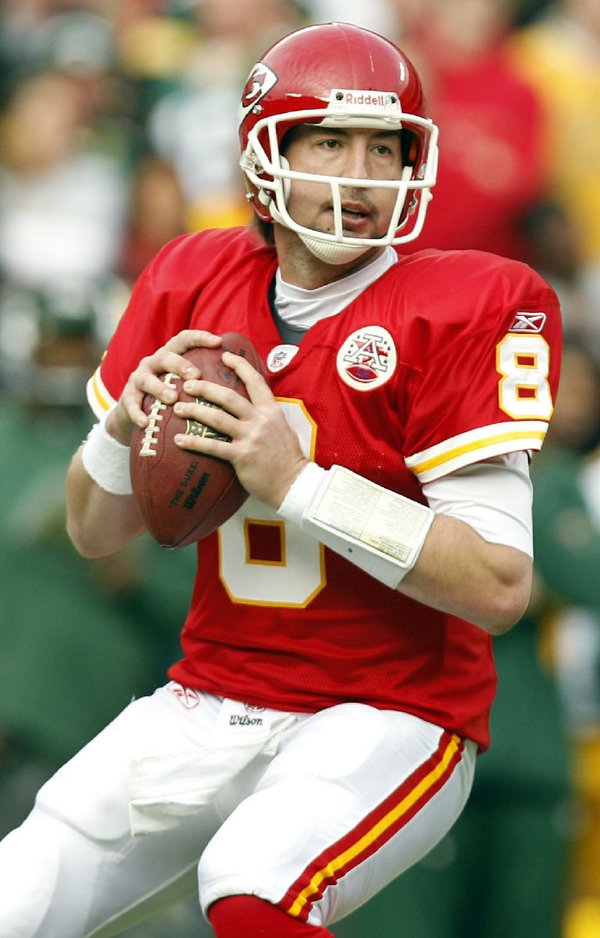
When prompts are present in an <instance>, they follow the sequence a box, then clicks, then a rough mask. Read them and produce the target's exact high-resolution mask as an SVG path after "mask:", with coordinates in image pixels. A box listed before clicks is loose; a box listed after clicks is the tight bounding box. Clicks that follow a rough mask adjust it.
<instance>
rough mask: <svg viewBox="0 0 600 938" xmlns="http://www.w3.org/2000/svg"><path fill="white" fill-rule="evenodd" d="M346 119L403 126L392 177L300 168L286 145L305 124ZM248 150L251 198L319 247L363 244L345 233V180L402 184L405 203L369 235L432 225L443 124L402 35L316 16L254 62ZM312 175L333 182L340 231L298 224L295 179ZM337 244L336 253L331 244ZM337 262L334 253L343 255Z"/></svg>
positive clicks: (247, 92) (264, 215)
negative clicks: (435, 118)
mask: <svg viewBox="0 0 600 938" xmlns="http://www.w3.org/2000/svg"><path fill="white" fill-rule="evenodd" d="M299 123H311V124H318V125H319V126H323V127H334V128H335V127H337V128H382V129H384V130H390V129H392V130H393V129H394V128H397V129H398V131H399V132H400V134H401V139H402V149H403V162H404V168H403V170H402V174H401V177H400V178H398V179H394V180H390V179H386V180H373V179H358V178H352V177H349V178H345V177H344V178H343V177H335V176H326V175H314V174H307V173H301V172H294V171H293V170H291V169H290V168H289V164H288V163H287V161H286V159H285V156H283V155H282V153H281V146H282V141H283V138H284V136H285V134H286V132H287V131H288V130H289V129H290V128H291V127H293V126H294V125H296V124H299ZM239 133H240V145H241V151H242V158H241V161H240V165H241V167H242V170H243V172H244V175H245V177H246V184H247V187H248V198H249V200H251V202H252V206H253V208H254V211H255V213H256V215H257V216H258V217H259V218H260V219H261V220H262V221H273V220H275V221H277V222H279V223H281V224H283V225H286V226H287V227H288V228H291V229H292V230H294V231H296V232H298V233H299V235H300V236H301V237H302V239H303V240H305V242H306V243H307V244H308V245H309V247H311V250H312V249H313V248H314V247H315V242H317V246H319V244H320V246H321V247H320V256H322V257H323V259H328V260H331V257H335V256H336V252H338V254H339V253H341V255H342V257H343V255H344V249H341V252H340V249H339V246H341V245H347V246H348V247H347V248H346V250H349V249H350V248H353V249H354V250H355V251H356V250H357V247H358V246H357V240H356V238H351V237H349V236H347V235H344V234H343V225H342V214H341V195H340V189H341V188H343V187H344V186H346V187H362V188H372V187H375V186H376V187H377V188H395V189H396V190H397V198H396V205H395V208H394V211H393V213H392V219H391V222H390V225H389V228H388V230H387V232H386V233H385V235H383V236H382V237H378V238H365V239H362V240H361V242H360V244H361V248H360V250H361V251H362V250H365V249H366V248H367V247H368V246H370V245H377V246H380V245H387V244H401V243H402V242H406V241H411V240H413V239H414V238H416V237H417V236H418V234H419V232H420V231H421V228H422V227H423V222H424V220H425V213H426V210H427V204H428V202H429V200H430V198H431V191H430V190H431V187H432V186H433V185H434V183H435V178H436V171H437V127H436V126H435V124H434V123H433V122H432V121H431V120H430V119H428V118H427V117H426V116H425V113H424V100H423V92H422V88H421V82H420V80H419V77H418V75H417V73H416V71H415V69H414V67H413V65H412V64H411V62H410V61H409V60H408V59H407V57H406V56H405V55H404V53H403V52H401V50H400V49H398V47H397V46H395V45H394V43H392V42H390V41H389V40H388V39H384V38H383V37H382V36H379V35H377V33H373V32H371V31H369V30H366V29H362V28H359V27H357V26H351V25H347V24H344V23H326V24H321V25H317V26H309V27H306V28H304V29H300V30H298V31H297V32H294V33H291V34H290V35H289V36H286V37H285V38H284V39H281V40H280V41H279V42H277V43H276V44H275V45H273V46H272V47H271V48H270V49H269V50H268V51H267V52H266V53H265V55H264V56H263V58H262V60H261V61H260V62H259V63H258V64H257V65H255V66H254V68H253V69H252V71H251V72H250V75H249V77H248V81H247V82H246V85H245V88H244V90H243V92H242V99H241V103H240V111H239ZM293 179H308V180H310V181H313V182H314V181H318V182H323V183H327V184H328V185H329V186H330V187H331V193H332V203H333V206H334V233H330V234H326V233H324V232H319V231H316V230H314V229H312V228H306V227H304V226H302V225H300V224H298V223H297V222H296V221H294V219H293V218H292V217H291V216H290V214H289V212H288V210H287V206H286V201H287V195H288V193H289V188H290V181H291V180H293ZM328 251H329V254H328ZM334 262H335V261H334Z"/></svg>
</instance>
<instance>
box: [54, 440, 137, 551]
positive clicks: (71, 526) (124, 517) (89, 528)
mask: <svg viewBox="0 0 600 938" xmlns="http://www.w3.org/2000/svg"><path fill="white" fill-rule="evenodd" d="M66 501H67V532H68V534H69V537H70V538H71V541H72V542H73V544H74V546H75V547H76V549H77V550H78V551H79V553H80V554H82V555H83V556H84V557H103V556H106V555H107V554H112V553H114V552H115V551H116V550H118V549H119V548H120V547H122V546H123V545H124V544H126V543H127V542H128V541H130V540H132V539H133V538H134V537H137V536H138V535H139V534H141V533H142V531H143V530H144V526H143V524H142V521H141V518H140V514H139V511H138V509H137V505H136V504H135V500H134V498H133V496H131V495H113V494H111V493H110V492H105V491H104V490H103V489H102V488H100V486H99V485H97V484H96V483H95V482H94V481H93V479H91V477H90V476H89V475H88V473H87V472H86V470H85V468H84V466H83V463H82V459H81V448H80V449H79V450H78V451H77V452H76V453H75V455H74V456H73V459H72V461H71V465H70V466H69V470H68V473H67V483H66Z"/></svg>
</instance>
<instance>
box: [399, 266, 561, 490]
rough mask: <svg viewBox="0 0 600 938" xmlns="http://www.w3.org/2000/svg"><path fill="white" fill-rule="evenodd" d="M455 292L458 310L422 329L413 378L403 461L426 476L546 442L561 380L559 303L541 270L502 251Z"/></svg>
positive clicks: (424, 478) (422, 478) (430, 477)
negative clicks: (502, 257) (496, 262)
mask: <svg viewBox="0 0 600 938" xmlns="http://www.w3.org/2000/svg"><path fill="white" fill-rule="evenodd" d="M498 260H499V259H498ZM454 292H455V294H456V299H455V300H454V304H453V305H451V307H448V308H452V314H451V315H448V316H446V318H444V317H443V316H442V317H441V321H437V320H436V319H435V318H433V316H431V317H430V320H431V322H432V325H431V327H430V329H429V331H427V332H424V330H423V329H422V328H421V329H420V331H419V329H416V330H414V331H415V336H417V335H418V336H420V341H421V352H420V358H419V362H418V367H417V368H415V370H414V372H413V377H412V378H411V380H410V381H409V389H408V401H407V414H408V416H407V423H406V439H405V454H406V455H405V462H406V465H407V466H408V468H409V469H410V470H411V471H412V472H413V473H414V474H415V475H416V476H417V478H418V479H419V481H420V482H421V483H425V482H430V481H432V480H434V479H437V478H440V477H442V476H444V475H447V474H448V473H450V472H454V471H455V470H456V469H460V468H461V467H463V466H468V465H470V464H472V463H475V462H480V461H481V460H485V459H489V458H491V457H493V456H499V455H502V454H506V453H511V452H516V451H520V450H526V451H532V450H539V449H540V448H541V446H542V443H543V440H544V437H545V435H546V431H547V429H548V423H549V420H550V418H551V416H552V412H553V409H554V400H555V396H556V391H557V387H558V376H559V368H560V351H561V325H560V310H559V307H558V301H557V299H556V296H555V294H554V291H553V290H552V289H551V288H550V287H549V286H548V285H547V284H546V283H545V282H544V281H543V280H542V279H541V278H540V277H539V276H538V275H537V274H535V273H534V272H533V271H532V270H530V268H528V267H526V266H525V265H523V264H516V263H512V262H509V261H503V262H502V264H501V265H496V267H492V268H491V269H490V270H485V269H484V270H483V271H482V273H481V275H480V276H479V277H475V278H471V279H469V278H465V281H464V283H462V284H460V282H457V283H456V285H455V291H454ZM457 310H458V312H457ZM415 341H416V339H415Z"/></svg>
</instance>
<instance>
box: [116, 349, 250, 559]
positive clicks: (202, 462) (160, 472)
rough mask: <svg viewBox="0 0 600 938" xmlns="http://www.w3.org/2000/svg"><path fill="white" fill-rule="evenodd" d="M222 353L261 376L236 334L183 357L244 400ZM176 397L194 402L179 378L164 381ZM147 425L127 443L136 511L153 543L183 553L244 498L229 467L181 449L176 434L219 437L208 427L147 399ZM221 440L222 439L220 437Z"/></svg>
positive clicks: (239, 382)
mask: <svg viewBox="0 0 600 938" xmlns="http://www.w3.org/2000/svg"><path fill="white" fill-rule="evenodd" d="M224 351H229V352H234V353H235V354H236V355H243V356H244V357H245V358H246V359H247V360H248V361H249V362H250V364H251V365H253V366H254V367H255V368H256V369H257V370H258V371H260V372H261V373H262V374H263V375H264V373H265V371H264V367H263V364H262V362H261V360H260V358H259V355H258V352H257V351H256V349H255V348H254V346H253V345H252V343H251V342H250V340H249V339H248V338H246V337H245V336H243V335H238V334H237V333H235V332H228V333H226V334H225V335H224V336H223V344H222V345H221V346H219V348H193V349H190V350H189V351H188V352H186V353H185V355H184V358H187V359H189V360H190V361H191V362H193V364H194V365H196V366H197V367H198V368H200V371H201V375H202V378H205V379H206V380H207V381H212V382H214V383H215V384H220V385H223V386H225V387H229V388H233V389H234V390H235V391H237V392H238V394H242V395H243V396H244V397H245V398H248V393H247V391H246V386H245V385H244V383H243V381H241V380H240V378H238V376H237V375H236V374H235V372H234V371H232V370H231V369H230V368H227V367H226V366H225V365H224V364H223V362H222V360H221V355H222V353H223V352H224ZM165 380H166V381H168V383H169V384H170V385H171V386H172V387H174V388H175V389H176V390H177V391H178V400H180V401H193V400H197V398H193V397H190V396H189V395H188V394H186V393H185V392H184V391H183V389H182V384H183V381H182V379H181V378H180V377H179V376H178V375H167V376H166V378H165ZM143 408H144V412H145V413H146V414H148V417H149V423H148V426H147V427H146V428H145V429H140V428H139V427H137V428H136V429H135V430H134V432H133V436H132V441H131V457H130V468H131V484H132V487H133V494H134V496H135V498H136V501H137V504H138V507H139V509H140V512H141V514H142V517H143V519H144V522H145V524H146V527H147V529H148V531H149V532H150V534H151V535H152V537H153V538H154V539H155V540H156V541H158V543H159V544H161V545H162V546H163V547H169V548H173V547H186V546H187V545H188V544H192V543H193V542H194V541H199V540H201V539H202V538H203V537H206V536H207V535H208V534H210V533H211V532H212V531H214V530H215V529H216V528H218V527H219V525H221V524H223V522H225V521H227V519H228V518H230V517H231V515H233V514H234V513H235V512H236V511H237V510H238V508H240V507H241V505H243V503H244V502H245V501H246V499H247V498H248V493H247V491H246V490H245V489H244V488H243V487H242V485H241V484H240V482H239V480H238V477H237V475H236V473H235V470H234V468H233V466H232V465H231V463H229V462H227V461H226V460H222V459H216V458H215V457H214V456H205V455H202V454H201V453H193V452H190V451H189V450H184V449H180V447H178V446H177V445H176V444H175V442H174V440H173V438H174V436H175V434H176V433H193V434H198V435H200V436H205V435H208V434H210V435H213V436H218V437H219V436H221V435H220V434H218V433H216V432H215V431H214V430H213V429H212V428H211V427H208V426H206V425H205V424H202V423H198V422H197V421H195V420H186V419H184V418H181V417H178V416H177V415H176V414H175V413H174V411H173V406H172V405H167V404H163V403H162V402H161V401H159V400H157V399H156V398H155V397H152V396H151V395H148V394H147V395H146V396H145V398H144V403H143ZM221 438H223V437H221Z"/></svg>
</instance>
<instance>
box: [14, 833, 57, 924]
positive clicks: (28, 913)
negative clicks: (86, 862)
mask: <svg viewBox="0 0 600 938" xmlns="http://www.w3.org/2000/svg"><path fill="white" fill-rule="evenodd" d="M58 871H59V861H58V851H57V849H56V846H55V845H54V844H53V842H52V841H45V840H44V839H43V838H42V839H41V840H40V838H39V837H38V836H37V834H36V831H35V828H34V825H32V824H31V822H30V821H25V823H24V824H23V825H22V826H21V827H18V828H17V829H16V830H14V831H12V832H11V833H10V834H8V835H7V836H6V837H5V838H4V840H3V841H2V842H1V843H0V891H1V893H2V902H1V903H0V938H31V936H32V935H36V934H38V929H39V927H40V925H41V924H42V922H43V920H44V917H45V916H46V914H47V912H48V910H49V909H50V907H51V905H52V899H53V896H54V892H55V888H56V883H57V880H58Z"/></svg>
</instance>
